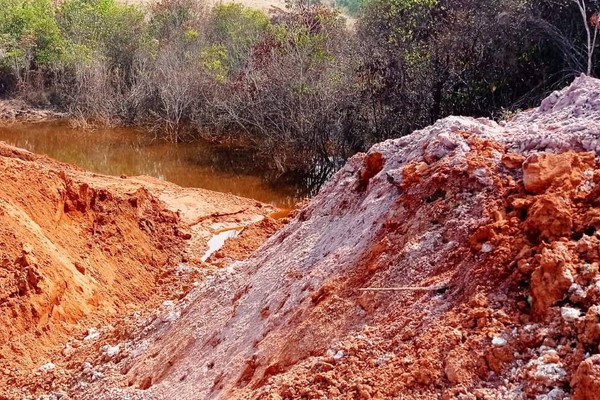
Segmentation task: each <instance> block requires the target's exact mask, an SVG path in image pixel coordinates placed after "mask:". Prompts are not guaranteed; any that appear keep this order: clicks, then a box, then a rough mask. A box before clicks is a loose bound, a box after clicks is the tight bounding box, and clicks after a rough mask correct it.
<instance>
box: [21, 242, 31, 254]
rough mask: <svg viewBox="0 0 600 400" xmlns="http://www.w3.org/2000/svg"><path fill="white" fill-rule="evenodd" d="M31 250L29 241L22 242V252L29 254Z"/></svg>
mask: <svg viewBox="0 0 600 400" xmlns="http://www.w3.org/2000/svg"><path fill="white" fill-rule="evenodd" d="M32 252H33V246H31V245H30V244H29V243H24V244H23V254H31V253H32Z"/></svg>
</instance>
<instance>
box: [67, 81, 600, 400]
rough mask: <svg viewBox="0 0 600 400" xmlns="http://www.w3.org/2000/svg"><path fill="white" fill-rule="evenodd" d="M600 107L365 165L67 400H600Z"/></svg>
mask: <svg viewBox="0 0 600 400" xmlns="http://www.w3.org/2000/svg"><path fill="white" fill-rule="evenodd" d="M598 93H600V81H597V80H594V79H590V78H585V77H582V78H578V79H577V80H576V81H575V82H574V83H573V84H572V85H571V86H570V87H569V88H567V89H565V90H564V91H562V92H559V93H556V94H553V95H552V96H551V97H550V98H549V99H547V100H546V101H544V103H543V104H542V106H541V107H540V108H538V109H536V110H533V111H530V112H527V113H523V114H520V115H518V116H517V117H515V118H514V119H513V120H512V121H510V122H508V123H503V124H501V125H499V124H496V123H494V122H492V121H488V120H482V119H471V118H458V117H452V118H447V119H444V120H441V121H439V122H437V123H436V124H435V125H433V126H431V127H429V128H427V129H424V130H422V131H418V132H415V133H414V134H412V135H411V136H408V137H405V138H402V139H398V140H392V141H387V142H384V143H381V144H379V145H376V146H374V147H373V148H372V149H371V150H370V151H369V153H367V154H360V155H357V156H355V157H353V158H352V159H351V160H350V161H349V162H348V164H347V165H346V166H345V167H344V168H343V169H342V170H341V171H339V172H338V173H337V174H336V175H335V176H334V178H333V179H332V180H331V181H330V182H329V183H328V184H327V185H326V187H324V188H323V189H322V191H321V192H320V193H319V195H318V196H317V197H316V198H315V199H313V201H312V202H311V203H310V204H309V205H307V206H306V207H305V208H304V209H303V210H301V211H300V212H299V213H298V214H297V215H296V216H295V217H294V218H293V219H292V220H291V222H290V223H289V224H288V225H286V226H285V227H284V228H283V229H282V230H280V231H279V232H278V233H277V234H275V235H274V236H272V237H271V238H270V239H268V240H267V242H266V243H265V244H264V245H263V246H262V247H261V248H260V249H259V250H258V251H257V252H256V253H255V254H254V256H253V257H252V258H250V259H248V260H246V261H242V262H233V263H231V264H229V265H228V266H227V267H226V268H223V269H221V270H219V271H217V272H216V273H215V274H213V275H211V276H210V277H209V278H207V279H205V280H204V281H202V282H200V283H199V285H198V287H197V288H195V289H194V290H192V292H190V294H188V295H187V296H186V297H184V298H182V299H181V300H180V301H179V302H177V303H174V304H168V306H167V307H166V308H165V309H163V310H162V311H161V312H160V314H159V315H158V316H157V317H156V318H155V319H154V320H152V321H151V322H149V324H148V325H146V327H145V328H144V329H143V330H138V331H136V332H134V333H132V335H131V337H130V338H129V339H128V340H124V341H123V342H122V343H120V344H119V346H120V348H122V349H125V350H126V353H127V356H124V357H123V358H120V359H118V360H111V359H104V360H98V361H96V362H97V364H95V365H92V366H83V365H82V366H80V371H82V372H81V373H80V375H79V376H78V377H77V379H76V380H74V381H73V383H72V387H71V390H70V392H69V394H70V395H72V396H73V397H75V398H88V399H102V398H104V399H118V398H130V399H166V398H177V399H198V398H264V399H283V398H309V399H321V398H330V399H347V398H364V399H369V398H380V399H383V398H404V399H436V398H439V399H540V400H541V399H546V400H550V399H564V398H567V397H570V398H572V399H593V398H597V390H598V388H599V387H600V381H599V379H600V378H599V377H600V359H599V353H600V351H599V348H598V345H599V344H600V328H599V326H600V309H599V307H598V304H599V302H600V297H599V296H600V274H599V271H598V270H599V265H600V233H599V232H598V229H599V228H600V208H599V207H600V166H599V165H598V162H597V157H598V153H599V150H600V147H599V146H600V139H598V137H599V136H598V134H599V133H600V125H599V124H600V123H599V122H598V121H600V119H598V115H599V112H600V110H599V107H598V105H597V104H596V103H597V99H598V98H599V97H598ZM86 367H91V369H92V370H101V371H102V374H103V375H102V378H99V379H92V378H90V372H89V368H88V370H87V372H83V371H86Z"/></svg>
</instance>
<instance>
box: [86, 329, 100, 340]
mask: <svg viewBox="0 0 600 400" xmlns="http://www.w3.org/2000/svg"><path fill="white" fill-rule="evenodd" d="M100 336H101V334H100V332H99V331H98V329H96V328H90V329H88V334H87V336H86V337H84V338H83V340H85V341H88V342H91V341H94V340H98V339H100Z"/></svg>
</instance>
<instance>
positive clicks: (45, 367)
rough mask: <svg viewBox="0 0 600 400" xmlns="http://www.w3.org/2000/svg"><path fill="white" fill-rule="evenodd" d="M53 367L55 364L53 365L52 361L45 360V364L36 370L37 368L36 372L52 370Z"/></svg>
mask: <svg viewBox="0 0 600 400" xmlns="http://www.w3.org/2000/svg"><path fill="white" fill-rule="evenodd" d="M55 368H56V365H54V363H51V362H47V363H46V364H44V365H42V366H40V367H39V368H38V369H37V370H38V372H41V373H45V372H50V371H52V370H54V369H55Z"/></svg>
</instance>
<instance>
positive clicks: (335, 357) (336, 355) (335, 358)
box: [333, 350, 345, 361]
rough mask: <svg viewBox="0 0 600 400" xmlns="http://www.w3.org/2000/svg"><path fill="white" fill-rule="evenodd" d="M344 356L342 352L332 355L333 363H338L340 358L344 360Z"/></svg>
mask: <svg viewBox="0 0 600 400" xmlns="http://www.w3.org/2000/svg"><path fill="white" fill-rule="evenodd" d="M344 356H345V354H344V351H343V350H340V351H338V352H337V353H335V354H334V356H333V359H334V360H335V361H340V360H341V359H342V358H344Z"/></svg>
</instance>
